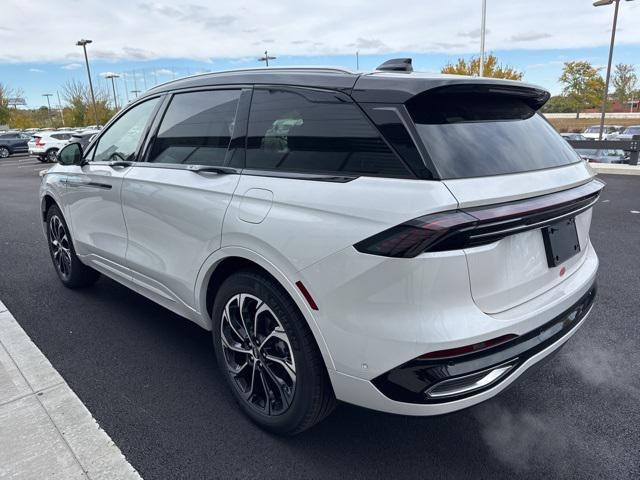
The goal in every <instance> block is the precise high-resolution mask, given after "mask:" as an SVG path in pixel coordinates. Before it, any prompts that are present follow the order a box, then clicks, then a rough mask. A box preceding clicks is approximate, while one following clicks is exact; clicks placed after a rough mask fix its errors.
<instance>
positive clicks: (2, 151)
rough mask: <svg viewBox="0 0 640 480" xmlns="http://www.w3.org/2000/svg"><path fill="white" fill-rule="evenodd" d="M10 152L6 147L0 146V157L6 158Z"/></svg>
mask: <svg viewBox="0 0 640 480" xmlns="http://www.w3.org/2000/svg"><path fill="white" fill-rule="evenodd" d="M9 155H11V152H10V151H9V149H8V148H7V147H0V158H7V157H8V156H9Z"/></svg>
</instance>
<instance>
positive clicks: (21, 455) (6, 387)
mask: <svg viewBox="0 0 640 480" xmlns="http://www.w3.org/2000/svg"><path fill="white" fill-rule="evenodd" d="M0 478H1V479H34V480H35V479H38V480H40V479H65V480H66V479H75V478H83V479H92V480H97V479H140V478H141V477H140V476H139V475H138V472H136V471H135V469H134V468H133V467H132V466H131V465H129V463H128V462H127V461H126V459H125V458H124V456H123V455H122V454H121V453H120V450H119V449H118V447H117V446H116V445H115V444H114V443H113V441H112V440H111V439H110V438H109V436H108V435H107V434H106V433H105V432H104V430H102V429H101V428H100V426H99V425H98V424H97V423H96V421H95V420H94V419H93V417H92V416H91V413H90V412H89V410H87V408H86V407H85V406H84V404H83V403H82V401H81V400H80V399H79V398H78V397H77V396H76V395H75V394H74V393H73V391H72V390H71V388H70V387H69V385H67V383H66V382H65V381H64V379H63V378H62V377H61V376H60V374H59V373H58V372H57V371H56V370H55V369H54V368H53V366H52V365H51V364H50V363H49V361H48V360H47V359H46V357H45V356H44V355H43V354H42V352H40V350H39V349H38V347H37V346H36V345H35V344H34V343H33V342H32V341H31V339H30V338H29V337H28V336H27V334H26V333H25V332H24V330H22V328H21V327H20V325H19V324H18V322H16V320H15V319H14V318H13V315H11V313H10V312H9V311H8V310H7V309H6V307H5V306H4V304H3V303H2V302H0Z"/></svg>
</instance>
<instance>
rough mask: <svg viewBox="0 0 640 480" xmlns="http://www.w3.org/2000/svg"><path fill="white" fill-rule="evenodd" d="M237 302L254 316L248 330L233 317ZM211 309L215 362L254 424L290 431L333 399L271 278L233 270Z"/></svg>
mask: <svg viewBox="0 0 640 480" xmlns="http://www.w3.org/2000/svg"><path fill="white" fill-rule="evenodd" d="M240 305H241V306H242V309H243V312H244V318H245V320H246V318H247V317H248V316H249V315H250V316H251V318H252V319H253V321H251V322H249V323H250V325H249V326H248V328H246V327H244V326H243V325H244V324H243V323H240V322H242V319H241V318H240V316H239V311H240V309H239V306H240ZM247 314H249V315H247ZM212 315H213V317H212V318H213V332H212V333H213V344H214V349H215V353H216V358H217V360H218V366H219V367H220V370H221V371H222V374H223V375H224V377H225V378H226V380H227V383H228V384H229V387H230V388H231V391H232V392H233V395H234V397H235V399H236V401H237V402H238V404H239V405H240V408H241V409H242V410H243V411H244V413H245V414H246V415H247V416H248V417H249V418H250V419H251V420H253V422H255V423H256V424H257V425H258V426H260V427H261V428H263V429H265V430H268V431H270V432H273V433H277V434H282V435H295V434H297V433H300V432H302V431H304V430H306V429H308V428H310V427H312V426H313V425H315V424H316V423H318V422H319V421H320V420H322V419H323V418H325V417H326V416H327V415H328V414H329V413H331V411H332V410H333V408H334V407H335V404H336V399H335V396H334V394H333V389H332V388H331V383H330V382H329V376H328V374H327V371H326V367H325V364H324V361H323V359H322V355H321V354H320V350H319V349H318V346H317V345H316V343H315V339H314V337H313V334H312V333H311V330H310V329H309V327H308V325H307V323H306V320H305V319H304V317H303V316H302V314H301V313H300V311H299V310H298V307H297V306H296V305H295V303H294V302H293V300H292V299H291V298H290V297H289V295H288V294H287V292H286V291H285V290H284V289H283V288H282V287H281V286H280V285H279V284H278V283H277V282H276V281H275V280H274V279H272V278H270V277H268V276H267V275H265V274H263V273H261V272H259V271H257V270H255V271H254V270H241V271H239V272H236V273H234V274H232V275H231V276H230V277H229V278H227V279H226V280H225V281H224V282H223V284H222V285H221V286H220V289H219V290H218V293H217V295H216V298H215V301H214V305H213V309H212ZM256 319H257V321H256ZM255 325H257V328H254V326H255ZM241 342H242V343H241ZM274 359H275V360H274ZM277 379H279V380H280V381H277ZM251 382H253V387H252V385H251Z"/></svg>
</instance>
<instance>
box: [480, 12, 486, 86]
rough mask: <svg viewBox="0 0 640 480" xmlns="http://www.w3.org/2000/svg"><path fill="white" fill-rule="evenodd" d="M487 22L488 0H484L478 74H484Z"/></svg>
mask: <svg viewBox="0 0 640 480" xmlns="http://www.w3.org/2000/svg"><path fill="white" fill-rule="evenodd" d="M486 23H487V0H482V20H481V21H480V71H479V72H478V76H479V77H482V76H483V75H484V37H485V34H486V28H485V25H486Z"/></svg>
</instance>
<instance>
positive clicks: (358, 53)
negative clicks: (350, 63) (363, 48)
mask: <svg viewBox="0 0 640 480" xmlns="http://www.w3.org/2000/svg"><path fill="white" fill-rule="evenodd" d="M359 71H360V52H359V51H358V50H356V72H359Z"/></svg>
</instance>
